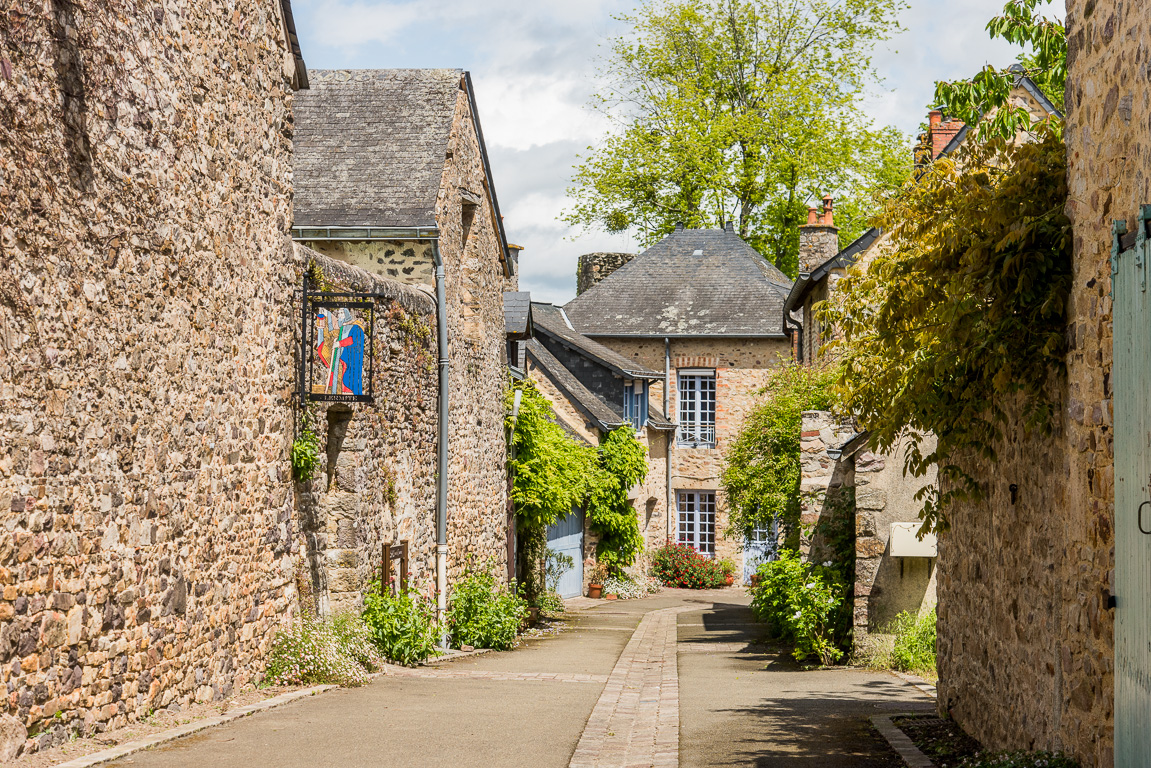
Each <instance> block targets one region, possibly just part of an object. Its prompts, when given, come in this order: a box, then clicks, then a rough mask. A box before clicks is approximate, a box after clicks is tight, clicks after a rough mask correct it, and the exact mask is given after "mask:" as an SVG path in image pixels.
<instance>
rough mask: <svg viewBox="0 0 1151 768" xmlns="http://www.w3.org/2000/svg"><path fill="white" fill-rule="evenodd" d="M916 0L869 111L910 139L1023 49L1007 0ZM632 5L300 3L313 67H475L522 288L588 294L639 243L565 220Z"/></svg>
mask: <svg viewBox="0 0 1151 768" xmlns="http://www.w3.org/2000/svg"><path fill="white" fill-rule="evenodd" d="M909 1H910V3H911V8H909V9H907V10H906V11H905V12H904V13H903V16H902V24H903V26H904V27H905V31H904V32H903V33H902V34H901V35H899V36H898V37H897V38H895V39H893V40H891V41H890V42H888V43H887V44H884V45H883V46H882V47H881V48H880V49H878V50H877V51H876V57H875V61H876V65H877V68H878V70H879V72H880V74H881V75H882V76H883V78H884V84H883V86H882V87H881V88H877V89H875V92H874V93H872V94H869V96H868V98H867V99H866V102H865V110H866V112H867V113H868V114H869V115H870V116H871V117H872V118H873V119H874V120H875V122H876V123H877V124H884V125H894V126H896V127H898V128H899V129H901V130H902V131H903V132H904V133H906V134H908V135H909V136H910V135H911V134H912V133H913V132H915V131H916V129H917V127H918V125H919V123H920V122H921V121H922V120H923V119H924V118H925V105H926V104H927V103H928V102H929V101H930V100H931V96H932V94H933V93H934V83H935V81H936V80H941V79H954V78H958V77H964V76H968V75H971V74H973V73H974V72H975V71H977V70H978V69H979V68H980V67H982V66H983V65H984V64H986V63H994V64H996V65H999V66H1005V65H1006V64H1008V63H1010V62H1011V61H1013V60H1014V57H1015V51H1014V50H1013V49H1012V48H1011V47H1010V46H1008V45H1007V44H1005V43H1003V42H1002V41H995V42H993V41H991V40H989V39H988V37H987V32H986V31H985V30H984V25H985V24H986V23H987V20H988V19H989V18H991V17H992V16H994V15H996V14H997V13H998V12H999V11H1000V10H1001V9H1002V7H1003V3H1004V0H909ZM1061 6H1062V3H1057V4H1055V5H1053V6H1051V7H1052V9H1053V10H1051V11H1048V14H1049V15H1054V14H1055V12H1056V11H1055V10H1054V9H1057V8H1058V9H1060V10H1061V8H1060V7H1061ZM632 7H633V2H632V0H580V1H579V2H572V1H571V0H479V1H478V2H477V0H378V1H376V2H372V1H370V0H360V1H356V0H293V2H292V9H293V12H294V14H295V18H296V28H297V31H298V32H299V35H300V43H301V46H302V47H303V51H304V59H305V61H307V64H308V67H309V68H311V69H343V68H393V67H397V68H398V67H458V68H461V69H467V70H470V71H471V73H472V78H473V81H474V83H475V88H476V99H477V105H478V107H479V112H480V118H481V120H482V122H483V127H484V138H485V139H486V141H487V144H488V152H489V154H490V156H491V161H492V166H493V175H494V178H495V185H496V192H497V194H498V195H499V199H500V207H501V208H502V212H503V214H504V223H505V226H506V229H507V233H508V238H509V240H510V241H511V242H514V243H518V244H519V245H522V246H524V249H525V250H524V252H523V257H522V258H521V272H520V288H521V290H528V291H531V292H532V296H533V298H535V299H537V300H542V301H553V302H557V303H563V302H566V301H567V300H568V299H570V298H571V297H572V296H574V295H575V263H576V258H577V257H578V256H579V254H581V253H587V252H589V251H597V250H624V251H626V250H633V249H634V243H633V242H632V241H631V239H630V238H628V237H621V236H608V235H605V234H603V233H600V232H583V231H578V230H573V229H571V228H569V227H568V226H567V225H565V224H563V223H562V222H561V221H559V219H558V217H559V215H560V214H561V212H562V211H563V210H564V209H565V207H566V206H567V200H566V194H565V193H566V189H567V187H568V184H569V179H570V177H571V172H572V166H573V165H574V164H575V163H576V162H577V156H578V155H580V154H581V153H584V152H585V151H586V148H587V147H588V146H589V145H592V144H595V143H596V142H597V140H598V139H599V138H600V137H601V136H602V135H603V134H604V132H605V131H606V130H607V125H605V123H604V121H603V119H602V118H601V117H598V116H596V115H595V114H593V113H591V112H590V111H589V110H587V109H586V107H585V105H586V104H587V103H588V100H589V96H590V94H592V93H593V92H594V90H595V88H596V82H595V66H596V57H597V56H599V55H601V54H602V53H603V52H605V50H606V47H607V46H606V43H607V41H608V40H609V38H611V37H612V36H613V35H617V34H619V33H620V32H622V31H623V28H622V26H621V25H620V24H619V23H618V22H616V21H615V20H614V19H613V18H612V17H613V16H615V15H618V14H620V13H622V12H626V11H628V10H630V9H631V8H632Z"/></svg>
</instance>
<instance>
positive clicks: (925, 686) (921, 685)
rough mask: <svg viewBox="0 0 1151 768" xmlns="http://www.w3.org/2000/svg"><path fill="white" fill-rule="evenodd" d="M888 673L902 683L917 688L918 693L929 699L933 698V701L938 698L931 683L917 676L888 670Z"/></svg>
mask: <svg viewBox="0 0 1151 768" xmlns="http://www.w3.org/2000/svg"><path fill="white" fill-rule="evenodd" d="M888 671H889V672H891V674H893V675H895V676H896V677H898V678H899V679H900V680H902V681H903V682H905V683H910V684H911V685H914V686H915V687H916V688H918V689H919V690H920V691H922V692H923V693H925V694H927V695H928V696H930V697H931V698H933V699H935V698H938V696H937V693H936V690H935V686H934V685H932V684H931V683H929V682H927V681H926V680H924V679H923V678H922V677H920V676H919V675H912V674H910V673H908V672H897V671H895V670H894V669H890V670H888Z"/></svg>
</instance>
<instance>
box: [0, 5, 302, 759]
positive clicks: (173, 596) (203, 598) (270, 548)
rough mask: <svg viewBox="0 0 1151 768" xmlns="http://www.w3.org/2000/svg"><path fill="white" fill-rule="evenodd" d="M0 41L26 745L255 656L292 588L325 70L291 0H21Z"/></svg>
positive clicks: (5, 398)
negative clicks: (305, 120) (294, 468)
mask: <svg viewBox="0 0 1151 768" xmlns="http://www.w3.org/2000/svg"><path fill="white" fill-rule="evenodd" d="M0 58H3V67H2V69H3V72H2V74H0V114H2V116H3V119H2V120H0V176H2V178H3V180H4V182H3V189H2V191H0V248H2V252H3V255H2V257H0V516H2V517H3V536H2V537H0V581H2V582H3V596H2V599H0V682H3V683H4V685H5V686H6V697H5V700H4V702H5V703H4V707H3V710H4V713H5V714H4V715H3V717H4V718H5V720H6V727H5V728H4V732H5V733H6V734H9V735H10V734H12V733H13V732H14V730H18V729H16V728H12V727H8V726H9V725H11V719H12V718H14V719H15V720H18V721H19V725H21V726H27V727H28V728H29V729H30V732H36V733H37V735H36V736H35V737H34V738H30V739H29V740H28V742H27V744H26V745H23V746H25V749H28V750H31V749H36V748H38V747H41V746H48V745H51V744H54V743H58V742H59V741H62V740H67V738H68V737H69V734H70V733H75V732H81V733H88V732H91V731H94V730H102V729H104V728H107V727H114V726H120V725H123V724H125V723H126V722H127V721H129V720H131V719H133V718H136V717H140V716H143V715H144V714H146V713H147V712H148V711H150V710H151V709H154V708H160V707H169V706H183V705H187V704H188V703H189V702H191V701H193V700H211V699H214V698H218V697H220V696H223V695H227V694H228V693H229V692H230V691H232V690H233V689H234V688H237V687H239V686H242V685H245V684H248V683H251V682H253V681H255V680H258V679H259V676H260V675H261V674H262V673H263V669H264V655H265V653H266V651H267V649H268V647H269V644H270V642H271V640H272V637H273V635H274V633H275V631H276V629H277V628H278V627H279V626H280V625H281V623H282V622H283V621H284V619H285V617H288V616H290V615H292V613H293V611H294V606H295V602H296V596H295V576H296V564H297V560H296V559H295V553H296V552H298V550H299V544H300V540H299V537H298V527H297V525H296V523H295V522H294V515H293V508H294V504H293V498H294V488H293V484H292V481H291V477H290V468H289V465H288V449H289V446H290V445H291V442H292V438H293V413H294V408H293V407H292V403H291V396H292V392H293V381H294V371H295V362H294V360H295V357H294V353H295V349H294V345H293V331H294V329H295V328H296V327H297V323H298V318H299V314H298V309H295V310H293V307H295V306H296V305H295V304H294V303H293V301H292V291H293V289H294V288H295V286H296V285H298V280H299V276H300V263H299V259H298V257H297V255H296V254H295V253H294V252H293V250H292V246H291V241H290V239H289V237H288V233H289V226H290V223H291V204H292V183H291V168H292V157H291V149H292V146H291V137H292V114H291V105H292V97H293V88H295V87H298V86H304V85H305V84H306V83H307V72H306V69H305V68H304V66H303V61H302V60H301V59H300V57H299V48H298V45H297V44H296V43H295V35H294V32H293V28H292V25H291V14H290V8H289V6H288V3H287V2H286V1H285V2H279V1H277V0H263V1H262V2H259V1H257V0H229V2H223V1H222V0H221V1H220V2H216V1H215V0H204V1H203V2H194V3H193V2H184V1H182V0H175V1H174V2H169V3H165V4H157V5H155V6H154V7H150V8H148V9H147V11H146V13H145V12H142V11H141V9H140V8H139V7H138V6H137V5H135V4H132V3H124V2H118V0H109V2H107V3H103V4H101V6H100V7H99V8H98V9H87V10H83V11H82V9H81V6H80V5H77V4H73V3H48V4H45V3H32V2H16V3H15V4H9V6H8V8H7V9H6V11H5V16H4V21H3V22H2V23H0ZM17 742H18V739H5V740H4V743H2V744H0V760H6V759H9V758H11V757H12V756H13V755H14V748H18V747H20V746H22V745H20V744H19V743H17Z"/></svg>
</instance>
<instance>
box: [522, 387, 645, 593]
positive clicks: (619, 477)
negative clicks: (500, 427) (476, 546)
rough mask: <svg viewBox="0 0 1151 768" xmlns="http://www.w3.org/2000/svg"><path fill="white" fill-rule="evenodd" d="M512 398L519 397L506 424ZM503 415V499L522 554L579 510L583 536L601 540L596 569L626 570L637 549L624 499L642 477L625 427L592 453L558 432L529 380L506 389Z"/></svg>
mask: <svg viewBox="0 0 1151 768" xmlns="http://www.w3.org/2000/svg"><path fill="white" fill-rule="evenodd" d="M516 391H519V392H521V393H522V395H521V401H520V407H519V412H518V414H517V417H516V419H515V421H514V423H513V421H512V418H511V415H510V414H511V406H512V402H513V398H514V392H516ZM506 412H507V413H508V414H509V415H508V421H507V426H508V429H509V430H511V434H512V438H511V445H512V449H513V450H512V457H511V459H510V460H509V461H510V464H511V469H512V471H513V473H514V480H513V482H512V492H511V497H512V503H513V505H514V506H515V510H516V526H517V531H518V532H519V535H520V538H521V540H523V541H524V542H525V545H526V546H525V548H533V547H534V548H535V549H539V547H540V540H542V541H543V544H544V545H546V533H547V528H548V526H550V525H553V524H554V523H555V522H556V521H557V520H560V519H562V518H564V517H565V516H567V514H568V513H569V512H571V510H572V509H573V508H574V507H579V506H583V507H584V508H585V509H586V511H587V514H588V518H589V520H590V527H591V529H592V530H593V531H595V532H596V533H598V534H599V535H600V537H601V538H600V541H599V544H598V545H597V549H596V555H597V557H598V559H599V561H600V562H602V563H604V564H606V565H608V566H609V567H611V568H615V569H618V568H623V567H625V566H628V565H631V563H633V562H634V561H635V557H636V555H637V554H639V552H640V550H641V549H642V548H643V538H642V537H641V536H640V532H639V521H638V519H637V517H636V513H635V509H634V508H633V507H632V505H631V502H630V501H629V500H628V497H627V494H628V491H629V490H630V489H631V488H632V487H633V486H634V485H635V484H636V483H639V482H642V481H643V479H644V478H645V477H646V476H647V452H646V450H645V449H644V447H643V446H642V445H641V444H640V443H639V441H638V440H636V439H635V433H634V432H633V431H632V429H631V427H627V426H625V427H621V428H619V429H615V430H613V431H611V432H610V433H608V434H607V435H606V436H605V437H604V438H603V440H602V441H601V443H600V445H599V446H598V447H594V446H590V445H587V444H585V443H583V442H581V441H579V440H577V439H575V438H573V437H571V436H570V435H569V434H568V433H567V432H565V431H564V429H563V427H561V426H560V425H559V423H558V421H557V420H556V416H555V414H554V412H553V411H552V408H551V405H550V404H549V403H548V401H547V398H545V397H544V396H543V394H541V393H540V391H539V389H537V388H536V386H535V384H533V383H532V382H531V381H530V380H524V381H517V382H515V383H514V385H513V387H512V388H511V389H510V390H509V391H508V395H507V409H506ZM537 559H538V558H537ZM534 560H535V559H533V560H532V561H531V562H533V563H534ZM528 589H529V591H531V589H532V585H530V584H529V585H528Z"/></svg>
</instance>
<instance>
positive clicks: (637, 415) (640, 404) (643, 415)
mask: <svg viewBox="0 0 1151 768" xmlns="http://www.w3.org/2000/svg"><path fill="white" fill-rule="evenodd" d="M623 418H624V421H628V422H631V425H632V426H633V427H635V430H636V432H638V431H639V430H640V429H642V428H643V425H644V424H647V386H646V384H645V382H643V381H625V382H624V384H623Z"/></svg>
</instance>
